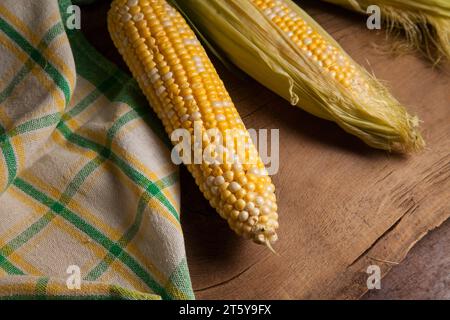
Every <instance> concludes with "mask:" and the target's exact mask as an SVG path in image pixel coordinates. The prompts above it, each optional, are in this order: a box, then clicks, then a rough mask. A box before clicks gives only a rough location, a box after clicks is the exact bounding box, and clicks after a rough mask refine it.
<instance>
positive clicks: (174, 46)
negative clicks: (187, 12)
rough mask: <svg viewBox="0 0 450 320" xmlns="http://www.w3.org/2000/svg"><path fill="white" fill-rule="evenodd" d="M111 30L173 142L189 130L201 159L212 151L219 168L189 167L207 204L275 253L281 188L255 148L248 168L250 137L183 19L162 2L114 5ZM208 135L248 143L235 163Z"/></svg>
mask: <svg viewBox="0 0 450 320" xmlns="http://www.w3.org/2000/svg"><path fill="white" fill-rule="evenodd" d="M108 29H109V32H110V34H111V37H112V39H113V41H114V44H115V45H116V47H117V48H118V50H119V52H120V53H121V55H122V56H123V58H124V60H125V62H126V63H127V64H128V66H129V68H130V70H131V72H132V73H133V76H134V78H135V79H136V80H137V82H138V83H139V85H140V87H141V89H142V91H143V92H144V93H145V95H146V97H147V99H148V101H149V102H150V105H151V106H152V107H153V109H154V110H155V112H156V113H157V115H158V117H159V118H160V119H161V120H162V122H163V124H164V127H165V129H166V131H167V133H168V134H169V136H170V135H171V134H172V133H173V131H174V130H176V129H179V128H185V129H188V130H189V131H190V132H191V133H192V141H195V139H194V136H193V135H194V134H193V133H195V128H199V129H200V130H201V137H202V138H201V140H202V142H203V144H202V146H201V147H202V149H201V151H202V154H203V153H204V152H205V151H206V149H207V148H208V147H214V148H212V150H211V152H210V153H211V156H212V158H213V160H214V161H212V162H210V163H205V162H203V163H202V164H191V163H189V164H187V167H188V169H189V171H190V172H191V173H192V174H193V176H194V178H195V181H196V183H197V184H198V185H199V187H200V190H201V191H202V192H203V194H204V195H205V197H206V198H207V199H208V200H209V201H210V203H211V205H212V206H213V207H214V208H215V209H216V210H217V211H218V213H219V214H220V216H221V217H223V218H224V219H226V220H228V223H229V225H230V226H231V228H232V229H233V230H234V231H235V232H236V233H237V234H240V235H243V236H245V237H248V238H251V239H253V240H254V241H255V242H256V243H261V244H266V245H268V246H270V243H273V242H274V241H275V240H276V239H277V235H276V229H277V228H278V222H277V220H278V214H277V213H276V211H274V208H276V206H274V201H275V199H276V197H275V193H274V191H275V188H274V187H273V184H272V183H271V179H270V178H269V177H268V176H267V173H266V172H265V170H262V168H264V165H263V163H262V161H261V159H260V158H259V155H258V153H257V151H256V148H255V146H254V145H253V144H250V147H249V148H248V149H247V150H246V155H247V156H248V157H249V158H251V159H255V161H254V162H249V163H245V162H244V160H245V159H242V155H241V154H239V152H238V150H239V147H240V145H239V143H241V144H242V143H245V145H248V144H249V143H248V142H249V141H251V139H250V135H249V133H248V132H247V130H246V128H245V126H244V124H243V122H242V120H241V119H240V117H239V114H238V112H237V110H236V108H235V107H234V105H233V103H232V101H231V98H230V96H229V94H228V92H227V90H226V89H225V86H224V85H223V83H222V81H221V80H220V78H219V76H218V74H217V72H216V70H215V69H214V66H213V65H212V63H211V61H210V60H209V58H208V56H207V54H206V52H205V50H204V49H203V47H202V46H201V44H200V43H199V41H198V39H197V38H196V36H195V34H194V32H193V31H192V30H191V29H190V27H189V26H188V25H187V23H186V22H185V20H184V19H183V17H182V16H181V15H180V14H179V13H178V12H177V11H176V10H175V9H174V8H173V7H171V6H170V5H169V4H168V3H166V1H164V0H114V1H113V2H112V4H111V9H110V11H109V13H108ZM209 129H216V130H219V132H220V133H221V135H222V136H223V137H226V136H227V130H228V129H234V130H238V131H239V132H242V133H243V135H244V136H245V139H244V140H245V141H242V142H238V143H237V144H236V145H235V146H234V147H233V148H231V149H230V148H228V149H227V147H225V149H226V150H225V151H226V152H227V153H228V154H231V155H233V157H232V159H233V161H226V159H223V158H221V156H220V154H219V153H218V152H217V150H218V146H219V143H218V142H217V141H213V140H212V139H210V138H209V137H208V135H207V134H206V133H207V130H209ZM196 147H198V146H196V145H195V144H193V145H192V148H193V149H195V148H196ZM194 152H195V150H194ZM219 160H222V161H219ZM247 176H251V178H246V177H247Z"/></svg>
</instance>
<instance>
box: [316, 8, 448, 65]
mask: <svg viewBox="0 0 450 320" xmlns="http://www.w3.org/2000/svg"><path fill="white" fill-rule="evenodd" d="M325 1H327V2H331V3H334V4H337V5H340V6H343V7H346V8H349V9H352V10H355V11H357V12H361V13H366V10H367V8H368V7H369V6H373V5H376V6H378V8H379V9H380V11H381V12H380V13H381V18H382V20H383V21H384V22H385V24H386V27H387V29H388V32H391V33H392V32H397V31H400V30H401V31H402V32H403V33H404V34H405V36H406V40H407V42H408V43H409V45H410V46H412V47H414V48H417V49H419V50H420V51H422V52H423V54H424V55H425V56H427V57H428V58H430V59H431V60H432V61H434V62H440V61H442V60H447V61H449V60H450V1H449V0H414V1H411V0H325Z"/></svg>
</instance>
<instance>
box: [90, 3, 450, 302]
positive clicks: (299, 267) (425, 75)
mask: <svg viewBox="0 0 450 320" xmlns="http://www.w3.org/2000/svg"><path fill="white" fill-rule="evenodd" d="M298 3H299V4H300V5H301V6H302V7H303V8H304V9H305V10H307V11H308V12H309V13H310V14H311V15H312V16H313V17H314V18H315V19H316V20H317V21H318V22H319V23H321V24H322V25H323V27H324V28H325V29H326V30H327V31H328V32H329V33H330V34H331V35H333V36H334V37H335V38H336V39H337V40H338V41H339V42H340V44H341V45H342V46H343V47H344V49H346V50H347V52H348V53H349V54H350V55H351V56H352V57H353V58H354V59H355V60H356V61H357V62H359V63H361V64H362V65H364V66H365V67H366V68H368V69H370V70H372V71H373V73H374V74H375V75H376V76H377V77H378V78H380V79H383V80H384V81H385V82H386V84H387V85H388V86H389V87H390V88H391V91H392V92H393V94H394V95H395V96H396V97H397V98H398V99H399V100H400V101H401V102H402V103H403V104H404V105H406V106H407V107H408V109H409V110H410V112H411V113H412V114H417V115H418V116H419V117H420V118H421V120H422V121H423V123H422V128H423V135H424V137H425V139H426V141H427V148H426V150H425V151H423V152H421V153H419V154H415V155H412V156H409V157H403V156H398V155H389V154H387V153H385V152H383V151H378V150H373V149H371V148H369V147H367V146H365V145H364V144H363V143H362V142H360V141H359V140H358V139H356V138H354V137H352V136H350V135H348V134H346V133H345V132H343V131H342V130H341V129H340V128H339V127H337V126H336V125H335V124H333V123H331V122H327V121H324V120H320V119H317V118H315V117H313V116H311V115H309V114H307V113H305V112H303V111H302V110H300V109H298V108H295V107H292V106H290V105H289V103H288V102H286V101H283V100H282V99H280V98H279V97H277V96H276V95H274V94H272V93H271V92H270V91H268V90H267V89H265V88H263V87H261V86H260V85H259V84H257V83H256V82H255V81H253V80H251V79H238V78H236V77H235V76H233V75H232V74H230V73H228V72H227V71H225V70H223V68H221V67H220V66H219V65H218V64H217V65H218V69H219V71H220V74H221V76H222V78H223V80H224V82H225V84H226V86H227V88H228V90H229V92H230V94H231V96H232V98H233V100H234V102H235V104H236V105H237V108H238V110H239V112H240V114H241V116H242V118H243V120H244V122H245V124H246V126H247V127H248V128H255V129H259V128H268V129H271V128H275V129H279V130H280V170H279V172H278V174H276V175H275V176H274V177H273V180H274V183H275V185H276V187H277V191H276V192H277V196H278V199H279V200H278V201H279V202H278V204H279V214H280V231H279V236H280V240H279V242H278V243H277V244H276V246H275V249H276V251H277V253H278V254H277V255H274V254H272V253H271V252H270V251H269V250H267V249H266V248H264V247H261V246H257V245H255V244H253V243H251V242H248V241H246V240H243V239H240V238H238V237H237V236H235V235H234V234H233V233H232V232H231V231H230V230H229V229H228V226H227V224H226V222H225V221H223V220H221V219H220V217H219V216H218V215H217V214H216V213H215V212H214V210H213V209H212V208H211V207H209V205H208V203H207V201H205V200H204V198H203V196H202V195H201V194H200V192H199V191H198V188H197V187H196V185H195V183H194V181H193V179H192V177H191V176H190V175H189V173H188V172H187V170H185V169H184V168H182V169H181V190H182V224H183V229H184V233H185V238H186V250H187V254H188V263H189V268H190V273H191V277H192V282H193V286H194V289H195V293H196V296H197V298H199V299H300V298H358V297H360V296H361V295H362V294H364V292H365V291H367V285H366V281H367V278H368V276H369V275H368V274H367V273H366V271H367V268H368V267H369V266H371V265H376V266H378V267H379V268H380V270H381V275H382V276H384V275H385V274H386V273H387V272H388V271H389V270H390V269H391V268H392V267H393V266H395V265H398V264H399V263H400V262H401V261H402V260H403V259H404V257H405V256H406V254H407V252H408V251H409V250H410V248H411V247H412V246H413V245H414V244H415V243H416V242H417V241H418V240H419V239H421V238H422V237H423V236H424V235H425V234H427V232H428V231H429V230H431V229H433V228H435V227H436V226H438V225H440V224H441V223H442V222H443V221H445V220H446V219H447V218H448V217H449V216H450V201H449V200H450V71H449V69H450V68H446V69H444V70H438V69H433V68H432V67H431V66H430V64H429V63H428V62H427V61H425V60H424V59H422V58H420V57H419V56H416V55H413V54H411V55H405V56H402V57H392V56H389V55H386V54H382V53H380V51H379V50H376V49H375V48H374V46H373V44H374V43H375V44H378V45H383V44H386V43H389V41H390V40H386V39H385V33H384V31H383V30H381V31H370V30H368V29H367V28H366V22H365V18H364V17H362V16H358V15H356V14H353V13H349V12H347V11H345V10H342V9H340V8H336V7H333V6H331V5H328V4H322V3H319V2H318V1H298ZM107 8H108V5H107V3H101V4H98V5H94V6H87V7H85V9H84V10H83V19H84V20H83V28H82V31H83V32H84V33H85V34H86V36H87V37H88V39H89V40H90V41H91V43H93V44H94V45H95V46H96V48H97V49H99V50H100V51H101V52H102V53H104V54H105V55H106V56H107V57H108V58H110V59H111V60H113V61H115V62H116V63H118V64H119V65H120V66H122V67H123V68H124V70H126V67H125V66H124V64H123V63H122V62H121V59H120V57H119V56H118V54H117V53H116V51H115V49H114V48H113V46H112V44H111V43H110V41H109V38H108V36H107V33H106V27H105V26H106V24H105V19H104V17H105V16H106V10H107ZM417 259H420V256H419V257H417ZM399 268H400V267H399ZM436 280H437V279H436ZM390 281H393V280H390ZM400 296H401V295H400ZM390 297H392V295H391V296H390ZM394 297H395V295H394Z"/></svg>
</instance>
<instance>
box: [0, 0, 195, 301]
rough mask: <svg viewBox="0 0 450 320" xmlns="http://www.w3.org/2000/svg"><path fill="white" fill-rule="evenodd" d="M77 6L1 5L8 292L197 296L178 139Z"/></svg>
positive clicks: (0, 119) (1, 291)
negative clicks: (173, 146)
mask: <svg viewBox="0 0 450 320" xmlns="http://www.w3.org/2000/svg"><path fill="white" fill-rule="evenodd" d="M70 5H71V3H70V2H69V1H68V0H62V1H59V2H58V1H56V0H39V1H35V0H19V1H18V0H2V1H1V2H0V297H1V298H4V299H5V298H6V299H27V298H30V299H66V298H69V299H70V298H73V299H159V298H162V299H192V298H193V297H194V296H193V291H192V287H191V283H190V278H189V272H188V267H187V263H186V254H185V248H184V240H183V233H182V231H181V227H180V216H179V211H180V210H179V208H180V191H179V184H178V171H177V168H176V167H175V166H174V165H173V164H172V162H171V160H170V149H169V146H170V145H169V141H168V139H167V138H166V135H165V133H164V132H163V128H162V126H161V125H160V123H159V121H158V119H157V118H156V116H155V115H154V114H153V113H152V112H151V111H150V107H149V106H148V104H147V102H146V100H145V98H144V96H143V95H142V93H141V92H140V90H139V89H138V87H137V85H136V83H135V82H134V81H133V80H132V79H130V78H129V77H128V76H127V75H125V74H123V73H122V72H121V71H119V70H118V69H117V67H115V66H114V65H113V64H111V63H110V62H108V61H106V60H105V59H104V58H103V57H102V56H101V55H100V54H99V53H97V52H96V51H95V50H94V49H93V48H92V47H91V46H90V45H89V44H88V43H87V41H86V40H85V39H84V38H83V36H82V35H81V34H80V32H79V31H78V30H76V29H74V30H71V29H70V28H68V27H67V23H66V22H67V20H68V19H70V18H71V16H70V10H67V9H68V6H70ZM69 9H70V8H69ZM68 11H69V13H68Z"/></svg>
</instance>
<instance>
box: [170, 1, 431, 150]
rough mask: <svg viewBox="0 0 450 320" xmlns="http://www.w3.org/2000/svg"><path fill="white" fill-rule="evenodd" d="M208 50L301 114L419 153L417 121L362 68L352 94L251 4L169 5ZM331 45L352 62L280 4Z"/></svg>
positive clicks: (390, 146)
mask: <svg viewBox="0 0 450 320" xmlns="http://www.w3.org/2000/svg"><path fill="white" fill-rule="evenodd" d="M171 2H172V3H173V4H174V5H175V6H177V8H178V9H179V10H181V11H182V12H183V13H184V15H185V16H186V17H187V19H188V21H190V23H192V24H194V28H195V29H196V30H197V31H198V32H200V33H201V37H202V38H206V39H207V44H208V45H209V46H211V45H212V46H215V47H216V48H218V49H219V50H216V51H215V52H216V53H217V52H218V51H221V52H223V54H224V56H221V57H220V58H221V60H223V59H229V60H231V61H232V62H233V63H234V64H235V65H237V66H238V67H239V68H240V69H242V70H243V71H245V72H246V73H247V74H249V75H250V76H251V77H253V78H254V79H256V80H257V81H259V82H260V83H262V84H263V85H264V86H266V87H267V88H269V89H270V90H272V91H274V92H275V93H277V94H278V95H280V96H281V97H283V98H285V99H286V100H288V101H290V102H291V104H292V105H296V106H298V107H300V108H302V109H304V110H305V111H307V112H309V113H312V114H313V115H316V116H318V117H321V118H323V119H327V120H331V121H334V122H336V123H337V124H338V125H339V126H340V127H341V128H343V129H344V130H345V131H347V132H349V133H351V134H353V135H355V136H357V137H359V138H360V139H362V140H363V141H364V142H366V143H367V144H368V145H370V146H372V147H375V148H379V149H384V150H389V151H397V152H410V151H416V150H419V149H421V148H422V147H423V146H424V141H423V139H422V137H421V135H420V133H419V132H418V129H417V127H418V123H419V120H418V118H417V117H412V116H410V115H409V114H408V113H407V111H406V110H405V109H404V108H403V107H402V106H401V105H400V103H399V102H398V101H396V100H395V98H393V97H392V95H391V94H390V93H389V92H388V90H387V89H386V88H385V87H384V86H383V85H381V84H380V83H379V82H378V81H377V80H376V79H375V78H374V77H372V76H371V75H370V74H369V73H368V72H367V71H365V70H364V69H363V68H362V67H360V66H359V65H357V64H356V63H354V62H353V61H352V60H350V61H352V62H353V63H354V65H355V67H356V70H357V72H358V73H359V75H360V76H361V78H363V79H364V80H365V83H366V84H367V85H368V91H367V93H366V94H364V95H359V94H356V93H355V92H356V91H352V90H349V89H348V88H347V87H344V86H343V85H342V84H341V83H340V82H338V81H336V80H335V79H334V78H331V77H329V76H328V75H327V74H325V73H324V72H323V70H321V69H320V68H319V67H318V66H317V64H316V63H314V62H313V61H311V59H310V58H308V57H307V56H306V54H305V53H304V52H303V51H301V50H300V49H299V48H298V47H297V46H295V45H294V43H293V41H292V40H291V39H290V38H289V37H287V36H286V35H285V34H284V33H283V32H282V31H280V29H279V28H277V27H276V25H275V24H274V23H273V22H272V21H271V20H269V19H268V18H267V17H266V16H265V15H263V14H262V13H261V12H260V11H259V10H258V9H257V7H256V6H255V5H254V4H253V3H252V1H250V0H208V1H204V0H172V1H171ZM282 2H283V3H284V4H286V5H287V6H288V7H289V9H290V10H292V11H294V12H295V13H296V14H298V15H299V16H301V18H302V19H303V20H304V21H306V22H307V23H308V25H309V26H311V27H312V28H313V29H314V30H315V31H316V32H318V33H319V34H321V35H322V36H323V37H324V38H325V39H326V40H327V41H328V43H329V44H330V45H332V46H334V47H335V48H338V49H339V50H340V51H341V52H342V55H343V56H345V57H346V58H348V59H351V58H350V57H349V56H348V55H347V54H346V53H345V52H344V50H343V49H342V48H341V47H340V46H339V44H338V43H337V42H336V41H335V40H334V39H333V38H332V37H331V36H330V35H328V34H327V33H326V31H325V30H323V29H322V28H321V27H320V26H319V25H318V24H317V23H316V22H315V21H314V20H313V19H312V18H311V17H309V16H308V15H307V14H306V13H305V12H304V11H303V10H302V9H301V8H299V7H298V6H297V5H295V4H294V3H293V2H292V1H289V0H283V1H282Z"/></svg>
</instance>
